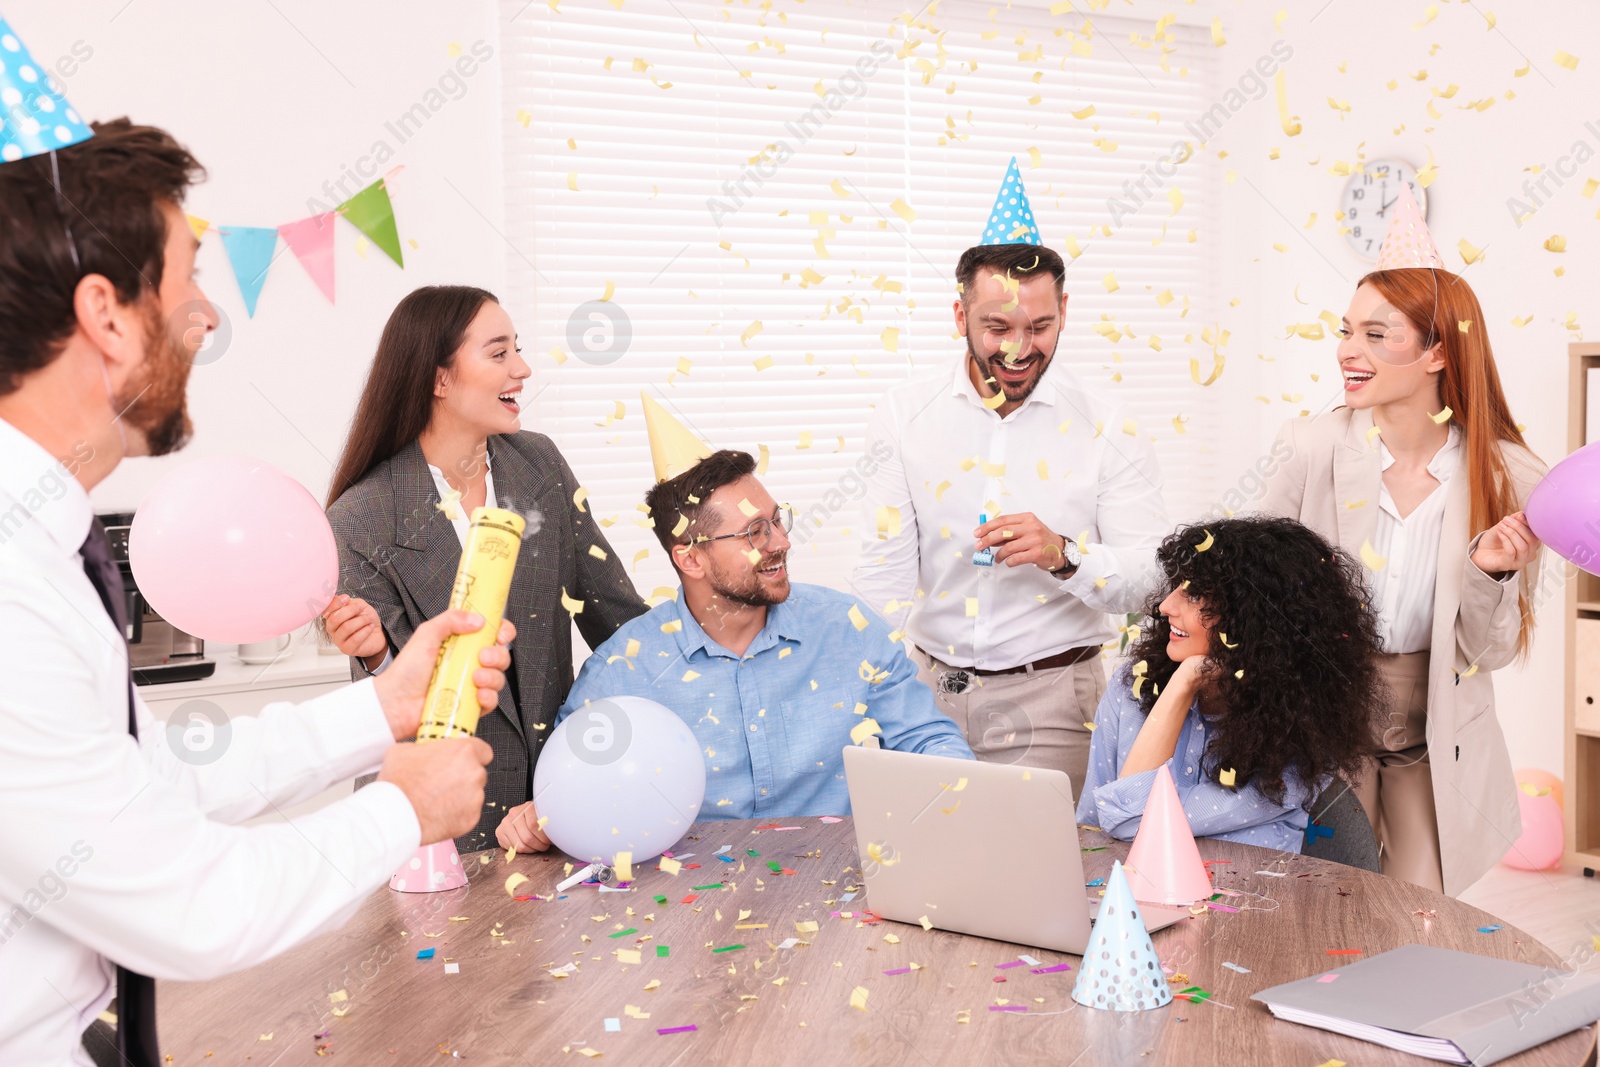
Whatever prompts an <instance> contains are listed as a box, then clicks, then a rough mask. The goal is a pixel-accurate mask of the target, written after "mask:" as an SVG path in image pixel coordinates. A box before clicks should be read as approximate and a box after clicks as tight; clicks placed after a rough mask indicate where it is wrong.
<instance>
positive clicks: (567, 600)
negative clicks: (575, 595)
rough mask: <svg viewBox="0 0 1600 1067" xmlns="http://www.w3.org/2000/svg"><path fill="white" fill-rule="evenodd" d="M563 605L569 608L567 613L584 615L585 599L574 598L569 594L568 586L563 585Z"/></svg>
mask: <svg viewBox="0 0 1600 1067" xmlns="http://www.w3.org/2000/svg"><path fill="white" fill-rule="evenodd" d="M561 606H562V607H564V608H566V609H567V613H568V614H570V615H582V614H583V601H581V600H574V599H572V598H571V597H569V596H568V595H567V588H566V586H562V587H561Z"/></svg>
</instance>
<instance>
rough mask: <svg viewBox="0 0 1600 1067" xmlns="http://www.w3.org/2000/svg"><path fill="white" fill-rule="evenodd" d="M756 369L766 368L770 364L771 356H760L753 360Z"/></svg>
mask: <svg viewBox="0 0 1600 1067" xmlns="http://www.w3.org/2000/svg"><path fill="white" fill-rule="evenodd" d="M755 365H756V370H767V369H768V368H770V367H771V366H772V357H771V356H762V357H761V358H759V359H757V360H756V361H755Z"/></svg>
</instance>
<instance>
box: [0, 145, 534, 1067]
mask: <svg viewBox="0 0 1600 1067" xmlns="http://www.w3.org/2000/svg"><path fill="white" fill-rule="evenodd" d="M4 158H6V159H11V158H12V157H11V156H10V155H7V156H5V157H4ZM202 173H203V172H202V171H201V169H200V166H199V164H198V163H197V162H196V161H195V160H194V158H193V157H192V156H191V155H190V154H189V152H188V151H187V150H186V149H184V148H183V147H182V146H181V145H179V144H178V143H177V142H176V141H174V140H173V139H172V137H171V136H170V135H169V134H167V133H165V132H164V131H162V130H158V129H155V128H153V127H148V126H135V125H133V124H131V123H129V122H128V121H127V120H126V119H119V120H116V121H114V122H109V123H97V124H95V126H94V136H92V137H90V138H89V139H87V140H83V141H80V142H79V143H75V144H72V145H70V146H69V147H65V148H61V149H59V150H58V151H56V152H55V153H54V154H53V156H46V155H37V156H33V157H30V158H24V159H21V160H18V161H15V162H7V163H3V164H0V338H3V339H4V340H3V343H0V678H4V684H3V685H0V811H3V812H4V813H5V817H4V818H3V819H0V991H3V992H0V1063H6V1064H11V1063H17V1064H23V1063H26V1064H37V1065H46V1064H48V1065H58V1064H77V1065H87V1064H91V1063H117V1064H125V1065H133V1067H155V1065H156V1064H157V1063H158V1062H159V1061H160V1054H159V1050H158V1049H157V1046H156V1031H155V987H154V982H153V979H154V978H164V979H179V980H190V981H193V980H200V979H205V978H211V977H215V976H218V975H221V974H226V973H228V972H230V971H235V970H239V969H242V968H245V967H250V966H252V965H254V964H257V963H260V962H261V961H263V960H265V959H267V958H269V957H271V956H274V955H276V954H278V953H280V952H283V951H284V950H286V949H288V948H290V947H291V946H293V945H295V944H297V943H298V942H300V941H303V940H305V939H306V938H308V937H311V936H312V935H314V934H317V933H320V932H322V931H324V930H327V929H329V928H331V927H334V926H337V925H339V924H340V923H342V922H343V921H344V920H346V919H348V918H349V917H350V916H351V915H352V914H353V913H354V911H355V910H356V907H357V906H358V905H359V904H360V903H361V902H362V901H363V900H364V899H365V898H366V897H367V895H368V894H370V893H371V892H372V891H373V890H374V889H377V888H378V887H379V886H381V885H383V883H384V881H385V880H386V879H387V878H388V877H389V875H390V874H392V873H393V872H394V871H395V870H396V869H397V868H398V867H399V866H400V865H401V864H402V863H403V862H404V861H405V860H406V858H407V857H408V856H410V855H411V854H412V853H413V852H415V851H416V849H417V847H418V845H419V844H428V843H432V842H436V841H447V840H449V839H450V838H452V837H454V836H456V835H458V834H462V833H465V832H466V831H467V830H469V829H471V828H472V826H473V824H475V823H476V822H477V820H478V813H479V811H480V809H481V808H482V804H483V791H484V782H485V778H486V776H485V772H484V765H485V764H487V763H488V762H489V759H490V757H491V755H492V753H491V751H490V749H489V747H488V746H487V745H486V744H484V742H482V741H481V740H478V739H476V738H458V739H452V740H446V741H435V742H431V743H429V744H426V745H399V744H396V743H395V742H397V741H400V740H406V739H409V738H412V737H415V735H416V730H417V725H418V721H419V719H420V718H421V713H422V701H423V695H424V692H425V690H426V688H427V685H428V681H429V678H430V677H431V675H432V672H433V665H434V660H435V657H436V656H437V654H438V651H439V646H440V644H441V642H442V641H443V639H444V638H445V637H446V636H447V635H449V634H451V633H466V632H470V631H472V630H475V629H477V628H479V627H481V626H482V624H483V620H482V619H481V618H479V617H477V616H469V615H467V614H466V613H465V612H450V613H447V614H445V615H441V616H439V617H438V618H435V619H433V620H431V621H430V622H427V623H424V624H423V625H422V626H421V627H419V628H418V629H417V632H416V634H415V635H414V636H413V637H412V639H411V640H410V641H409V642H408V643H407V644H406V646H405V648H403V649H402V650H401V651H400V653H399V655H398V656H397V657H396V658H395V661H394V664H393V665H392V667H391V668H390V669H389V670H387V671H385V672H384V673H383V674H382V675H381V676H380V677H377V678H374V679H371V680H369V681H364V682H361V683H358V684H356V685H352V686H349V687H348V688H345V689H342V690H339V691H337V692H334V693H330V694H328V695H326V696H323V697H319V698H318V699H316V700H312V701H309V702H307V703H306V704H303V705H299V706H293V705H289V704H283V703H278V704H270V705H268V706H267V707H266V708H265V709H264V710H263V711H262V712H261V714H260V716H259V717H256V716H245V717H238V718H235V719H233V720H232V721H231V723H230V740H229V744H228V747H227V749H226V750H225V751H224V752H223V753H222V754H221V756H220V757H219V758H217V759H215V760H214V761H213V762H210V763H208V764H206V765H204V766H196V765H194V764H192V763H189V762H185V761H183V760H182V759H180V758H179V754H178V753H177V752H176V750H175V749H173V748H171V747H169V741H168V736H169V735H168V734H167V732H166V731H165V730H164V729H163V728H162V724H161V723H159V722H158V721H156V720H155V719H154V718H153V717H152V716H151V714H150V710H149V709H148V708H147V707H146V706H145V705H144V702H143V701H142V700H139V699H138V698H137V697H136V696H135V695H134V692H133V688H132V685H131V676H130V674H129V665H128V649H127V643H126V640H125V637H124V633H123V632H121V624H120V621H119V620H118V616H120V615H121V613H122V610H123V604H122V590H121V586H120V580H119V579H118V578H117V575H116V571H115V565H114V564H113V563H112V562H111V561H110V556H109V550H108V545H107V542H106V535H105V531H104V530H103V529H102V528H101V527H100V525H99V523H98V521H97V520H96V519H95V518H94V515H93V512H92V510H91V507H90V502H89V496H88V491H89V490H90V489H91V488H93V487H94V486H95V485H96V484H97V483H99V482H100V481H102V480H103V479H105V478H106V476H107V475H109V474H110V473H111V472H112V470H113V469H114V468H115V467H116V466H117V465H118V464H119V463H120V462H121V461H122V459H123V458H124V457H125V456H139V455H160V454H163V453H166V452H171V451H174V450H176V449H178V448H180V447H182V445H183V444H184V442H185V441H187V439H188V437H189V434H190V424H189V418H188V415H187V414H186V411H185V404H184V392H185V388H186V384H187V381H188V375H189V368H190V366H192V364H193V362H194V356H195V354H196V352H197V351H198V350H199V348H200V344H201V342H202V341H203V340H204V337H205V333H206V332H207V331H209V330H211V329H214V328H215V327H216V325H217V318H216V312H215V310H214V309H213V308H212V306H211V304H210V303H209V302H208V301H207V300H206V297H205V294H204V293H203V292H202V291H201V290H200V286H199V284H198V283H197V281H196V279H195V269H194V258H195V249H196V247H197V246H198V244H199V242H198V241H197V240H196V238H195V236H194V234H193V233H192V232H191V230H190V228H189V226H188V223H187V222H186V221H185V218H184V213H183V210H182V208H181V206H180V205H181V203H182V200H183V197H184V193H185V191H186V189H187V187H188V186H189V184H191V183H192V182H193V181H195V180H196V179H197V178H198V177H199V176H200V175H201V174H202ZM196 327H202V328H199V329H197V328H196ZM108 571H109V574H108ZM113 583H115V584H113ZM511 635H512V631H511V627H510V626H509V625H507V626H505V627H503V628H502V630H501V633H500V644H499V645H498V646H493V647H491V648H489V649H485V650H484V652H483V653H482V654H481V655H480V657H479V658H480V662H481V664H482V668H481V669H479V670H478V671H477V673H476V675H475V676H474V681H475V682H476V684H477V685H478V686H479V690H478V693H477V697H478V700H479V702H480V704H482V705H483V707H484V708H485V709H491V708H493V707H494V706H495V704H496V701H497V693H498V690H499V689H500V688H501V687H502V686H503V685H504V684H505V675H504V669H505V668H506V666H507V665H508V664H509V662H510V655H509V653H508V652H507V651H506V649H505V647H504V646H505V644H506V642H508V641H509V640H510V638H511ZM372 770H377V771H378V780H377V781H376V782H375V783H373V784H372V785H371V786H368V787H367V788H365V789H362V790H361V791H359V792H356V793H354V794H353V795H351V796H349V797H347V798H345V799H342V800H340V801H338V802H336V803H334V804H331V805H328V806H327V807H325V808H322V809H321V810H319V811H317V812H315V813H313V814H310V815H307V816H304V817H301V818H299V819H297V820H295V822H294V824H293V825H289V824H288V823H287V822H277V823H271V824H267V825H259V826H252V827H243V826H239V825H236V824H238V823H241V822H243V821H244V820H246V819H248V818H250V817H252V816H255V815H258V814H262V813H264V812H270V811H275V810H278V809H281V808H283V807H287V806H289V805H291V804H294V803H296V802H298V801H300V800H304V799H307V798H310V797H313V796H315V795H317V794H318V793H319V792H321V791H322V790H324V789H326V788H328V787H329V786H332V785H334V784H336V783H338V782H341V781H348V780H350V779H352V778H354V777H355V776H356V775H358V774H363V773H366V772H369V771H372ZM474 866H476V865H475V864H474ZM113 995H116V997H117V1013H116V1014H117V1016H118V1022H117V1027H116V1030H115V1032H109V1031H106V1030H104V1029H103V1025H102V1024H96V1022H95V1021H96V1017H97V1016H98V1015H99V1014H100V1013H101V1012H102V1011H103V1010H104V1009H105V1008H106V1006H107V1004H108V1003H109V1002H110V1001H111V999H112V997H113ZM91 1024H94V1025H91ZM86 1029H87V1030H88V1031H89V1033H86Z"/></svg>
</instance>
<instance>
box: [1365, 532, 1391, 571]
mask: <svg viewBox="0 0 1600 1067" xmlns="http://www.w3.org/2000/svg"><path fill="white" fill-rule="evenodd" d="M1361 562H1362V563H1363V564H1365V565H1366V568H1367V570H1369V571H1372V572H1374V573H1376V572H1378V571H1381V570H1383V568H1385V567H1387V566H1388V565H1389V558H1388V557H1387V556H1380V555H1378V550H1377V549H1375V548H1373V547H1372V542H1371V541H1370V540H1367V541H1362V542H1361Z"/></svg>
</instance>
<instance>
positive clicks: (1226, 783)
mask: <svg viewBox="0 0 1600 1067" xmlns="http://www.w3.org/2000/svg"><path fill="white" fill-rule="evenodd" d="M1236 777H1237V775H1236V774H1235V773H1234V770H1233V768H1232V767H1229V768H1228V769H1227V770H1224V771H1218V772H1217V782H1218V784H1220V785H1222V786H1223V787H1224V788H1227V789H1232V788H1233V783H1234V780H1235V778H1236Z"/></svg>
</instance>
